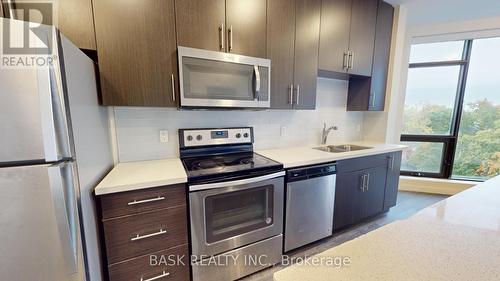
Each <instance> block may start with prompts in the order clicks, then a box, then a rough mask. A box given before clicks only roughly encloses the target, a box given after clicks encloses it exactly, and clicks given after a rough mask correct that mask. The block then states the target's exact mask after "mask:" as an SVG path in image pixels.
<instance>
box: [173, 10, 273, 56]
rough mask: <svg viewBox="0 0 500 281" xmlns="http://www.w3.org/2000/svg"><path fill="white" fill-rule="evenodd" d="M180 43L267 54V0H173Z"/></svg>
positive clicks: (246, 53)
mask: <svg viewBox="0 0 500 281" xmlns="http://www.w3.org/2000/svg"><path fill="white" fill-rule="evenodd" d="M175 13H176V23H177V43H178V45H179V46H185V47H192V48H199V49H206V50H213V51H222V52H229V53H235V54H241V55H247V56H253V57H266V13H267V11H266V0H225V1H224V0H176V1H175Z"/></svg>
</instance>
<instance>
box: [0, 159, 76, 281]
mask: <svg viewBox="0 0 500 281" xmlns="http://www.w3.org/2000/svg"><path fill="white" fill-rule="evenodd" d="M73 171H74V169H73V164H72V163H67V162H63V163H61V164H56V165H37V166H21V167H11V168H0V192H1V194H2V196H0V206H1V207H0V229H1V230H2V231H0V241H2V243H0V280H13V281H17V280H19V281H24V280H40V281H54V280H58V281H59V280H60V281H66V280H69V281H81V280H84V279H83V278H84V277H83V276H84V272H83V271H84V267H83V263H82V260H83V259H82V254H81V253H82V251H81V238H80V234H79V224H78V221H79V220H78V208H77V204H76V202H77V199H76V198H77V197H76V196H77V193H76V188H75V183H74V177H73V173H74V172H73Z"/></svg>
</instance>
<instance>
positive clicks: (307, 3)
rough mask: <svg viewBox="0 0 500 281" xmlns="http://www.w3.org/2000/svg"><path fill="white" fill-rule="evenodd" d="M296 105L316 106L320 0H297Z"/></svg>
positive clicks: (300, 107) (304, 106) (301, 107)
mask: <svg viewBox="0 0 500 281" xmlns="http://www.w3.org/2000/svg"><path fill="white" fill-rule="evenodd" d="M295 11H296V13H295V28H296V29H295V63H294V82H295V83H294V84H295V108H297V109H315V108H316V78H317V74H318V48H319V27H320V16H321V0H296V6H295Z"/></svg>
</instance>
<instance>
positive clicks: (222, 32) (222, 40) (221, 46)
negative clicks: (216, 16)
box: [219, 21, 226, 51]
mask: <svg viewBox="0 0 500 281" xmlns="http://www.w3.org/2000/svg"><path fill="white" fill-rule="evenodd" d="M224 32H226V29H224V21H222V22H221V23H220V26H219V37H220V44H219V48H220V50H221V51H224Z"/></svg>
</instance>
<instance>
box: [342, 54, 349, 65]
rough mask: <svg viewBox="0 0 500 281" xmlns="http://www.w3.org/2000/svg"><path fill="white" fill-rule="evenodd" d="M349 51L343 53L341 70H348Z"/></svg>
mask: <svg viewBox="0 0 500 281" xmlns="http://www.w3.org/2000/svg"><path fill="white" fill-rule="evenodd" d="M348 58H349V51H345V52H344V58H343V60H342V69H349V61H348Z"/></svg>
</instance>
